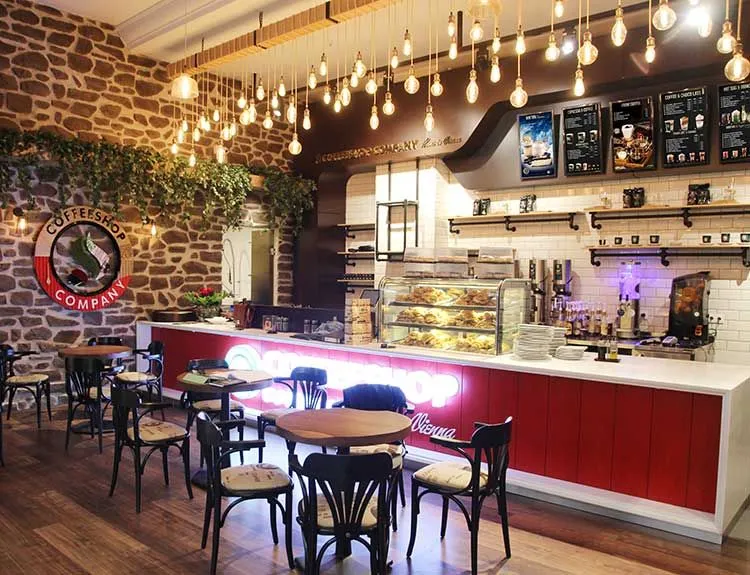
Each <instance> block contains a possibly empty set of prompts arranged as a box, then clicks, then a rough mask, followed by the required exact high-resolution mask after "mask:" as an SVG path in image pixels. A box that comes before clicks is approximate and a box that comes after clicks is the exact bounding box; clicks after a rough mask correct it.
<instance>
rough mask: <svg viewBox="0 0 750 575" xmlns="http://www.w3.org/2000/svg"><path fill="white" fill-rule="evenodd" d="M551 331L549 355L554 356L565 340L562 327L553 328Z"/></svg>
mask: <svg viewBox="0 0 750 575" xmlns="http://www.w3.org/2000/svg"><path fill="white" fill-rule="evenodd" d="M551 329H552V340H551V341H550V344H549V353H550V355H555V352H556V351H557V348H558V347H560V346H563V345H565V344H566V343H568V342H567V340H566V339H565V328H564V327H553V328H551Z"/></svg>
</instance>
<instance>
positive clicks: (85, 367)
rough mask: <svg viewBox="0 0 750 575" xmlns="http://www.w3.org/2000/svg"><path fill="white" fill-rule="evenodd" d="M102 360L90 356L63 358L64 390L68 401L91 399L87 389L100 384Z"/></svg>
mask: <svg viewBox="0 0 750 575" xmlns="http://www.w3.org/2000/svg"><path fill="white" fill-rule="evenodd" d="M103 370H104V362H102V360H100V359H96V358H92V357H69V358H67V359H66V360H65V391H66V393H67V394H68V401H69V402H70V401H73V402H87V401H91V397H90V395H89V390H90V389H91V388H96V387H99V386H101V384H102V371H103Z"/></svg>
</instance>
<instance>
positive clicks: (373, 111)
mask: <svg viewBox="0 0 750 575" xmlns="http://www.w3.org/2000/svg"><path fill="white" fill-rule="evenodd" d="M378 126H380V118H378V107H377V106H373V107H372V108H370V129H372V130H377V129H378Z"/></svg>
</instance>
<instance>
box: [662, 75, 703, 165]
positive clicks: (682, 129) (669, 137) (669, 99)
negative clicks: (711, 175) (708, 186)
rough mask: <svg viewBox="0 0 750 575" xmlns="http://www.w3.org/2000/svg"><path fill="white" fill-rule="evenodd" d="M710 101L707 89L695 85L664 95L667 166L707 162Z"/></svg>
mask: <svg viewBox="0 0 750 575" xmlns="http://www.w3.org/2000/svg"><path fill="white" fill-rule="evenodd" d="M707 117H708V103H707V101H706V89H705V88H694V89H690V90H680V91H677V92H666V93H664V94H662V95H661V121H662V126H663V130H662V133H663V134H664V138H663V140H664V143H663V145H662V150H663V152H662V165H663V166H664V167H665V168H676V167H679V166H696V165H700V164H707V163H708V126H709V124H708V121H707Z"/></svg>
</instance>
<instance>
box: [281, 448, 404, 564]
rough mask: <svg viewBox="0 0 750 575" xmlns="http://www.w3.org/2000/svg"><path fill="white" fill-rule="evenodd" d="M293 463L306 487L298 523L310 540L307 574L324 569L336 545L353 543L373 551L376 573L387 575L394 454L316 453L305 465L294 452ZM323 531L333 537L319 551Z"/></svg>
mask: <svg viewBox="0 0 750 575" xmlns="http://www.w3.org/2000/svg"><path fill="white" fill-rule="evenodd" d="M289 465H290V467H291V469H292V471H293V473H296V474H297V475H298V476H299V478H300V485H301V487H302V500H301V501H300V502H299V506H298V514H299V516H298V518H297V522H298V523H299V525H300V527H301V528H302V538H303V540H304V544H305V575H318V574H319V573H320V564H321V562H322V560H323V556H324V554H325V552H326V551H327V550H328V549H329V548H330V547H331V545H333V544H334V543H337V544H338V545H342V544H345V545H346V546H349V545H351V542H352V541H357V542H359V543H361V544H362V545H364V546H365V547H366V548H367V550H368V551H369V552H370V571H371V573H373V575H385V574H386V571H387V562H388V544H389V539H390V529H389V525H390V521H389V517H388V511H389V508H390V504H389V501H388V498H389V497H390V496H391V494H392V493H393V490H392V489H391V488H390V483H391V476H392V475H391V473H392V470H393V464H392V462H391V457H390V455H388V454H387V453H374V454H372V455H323V454H321V453H313V454H311V455H309V456H308V457H307V459H305V464H304V465H300V463H299V459H298V458H297V456H296V455H293V456H291V457H290V459H289ZM321 535H322V536H324V537H325V536H328V537H330V538H329V539H328V540H327V541H326V542H325V543H323V545H322V546H321V548H320V551H318V536H321ZM365 537H367V539H369V541H368V540H366V539H365Z"/></svg>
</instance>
